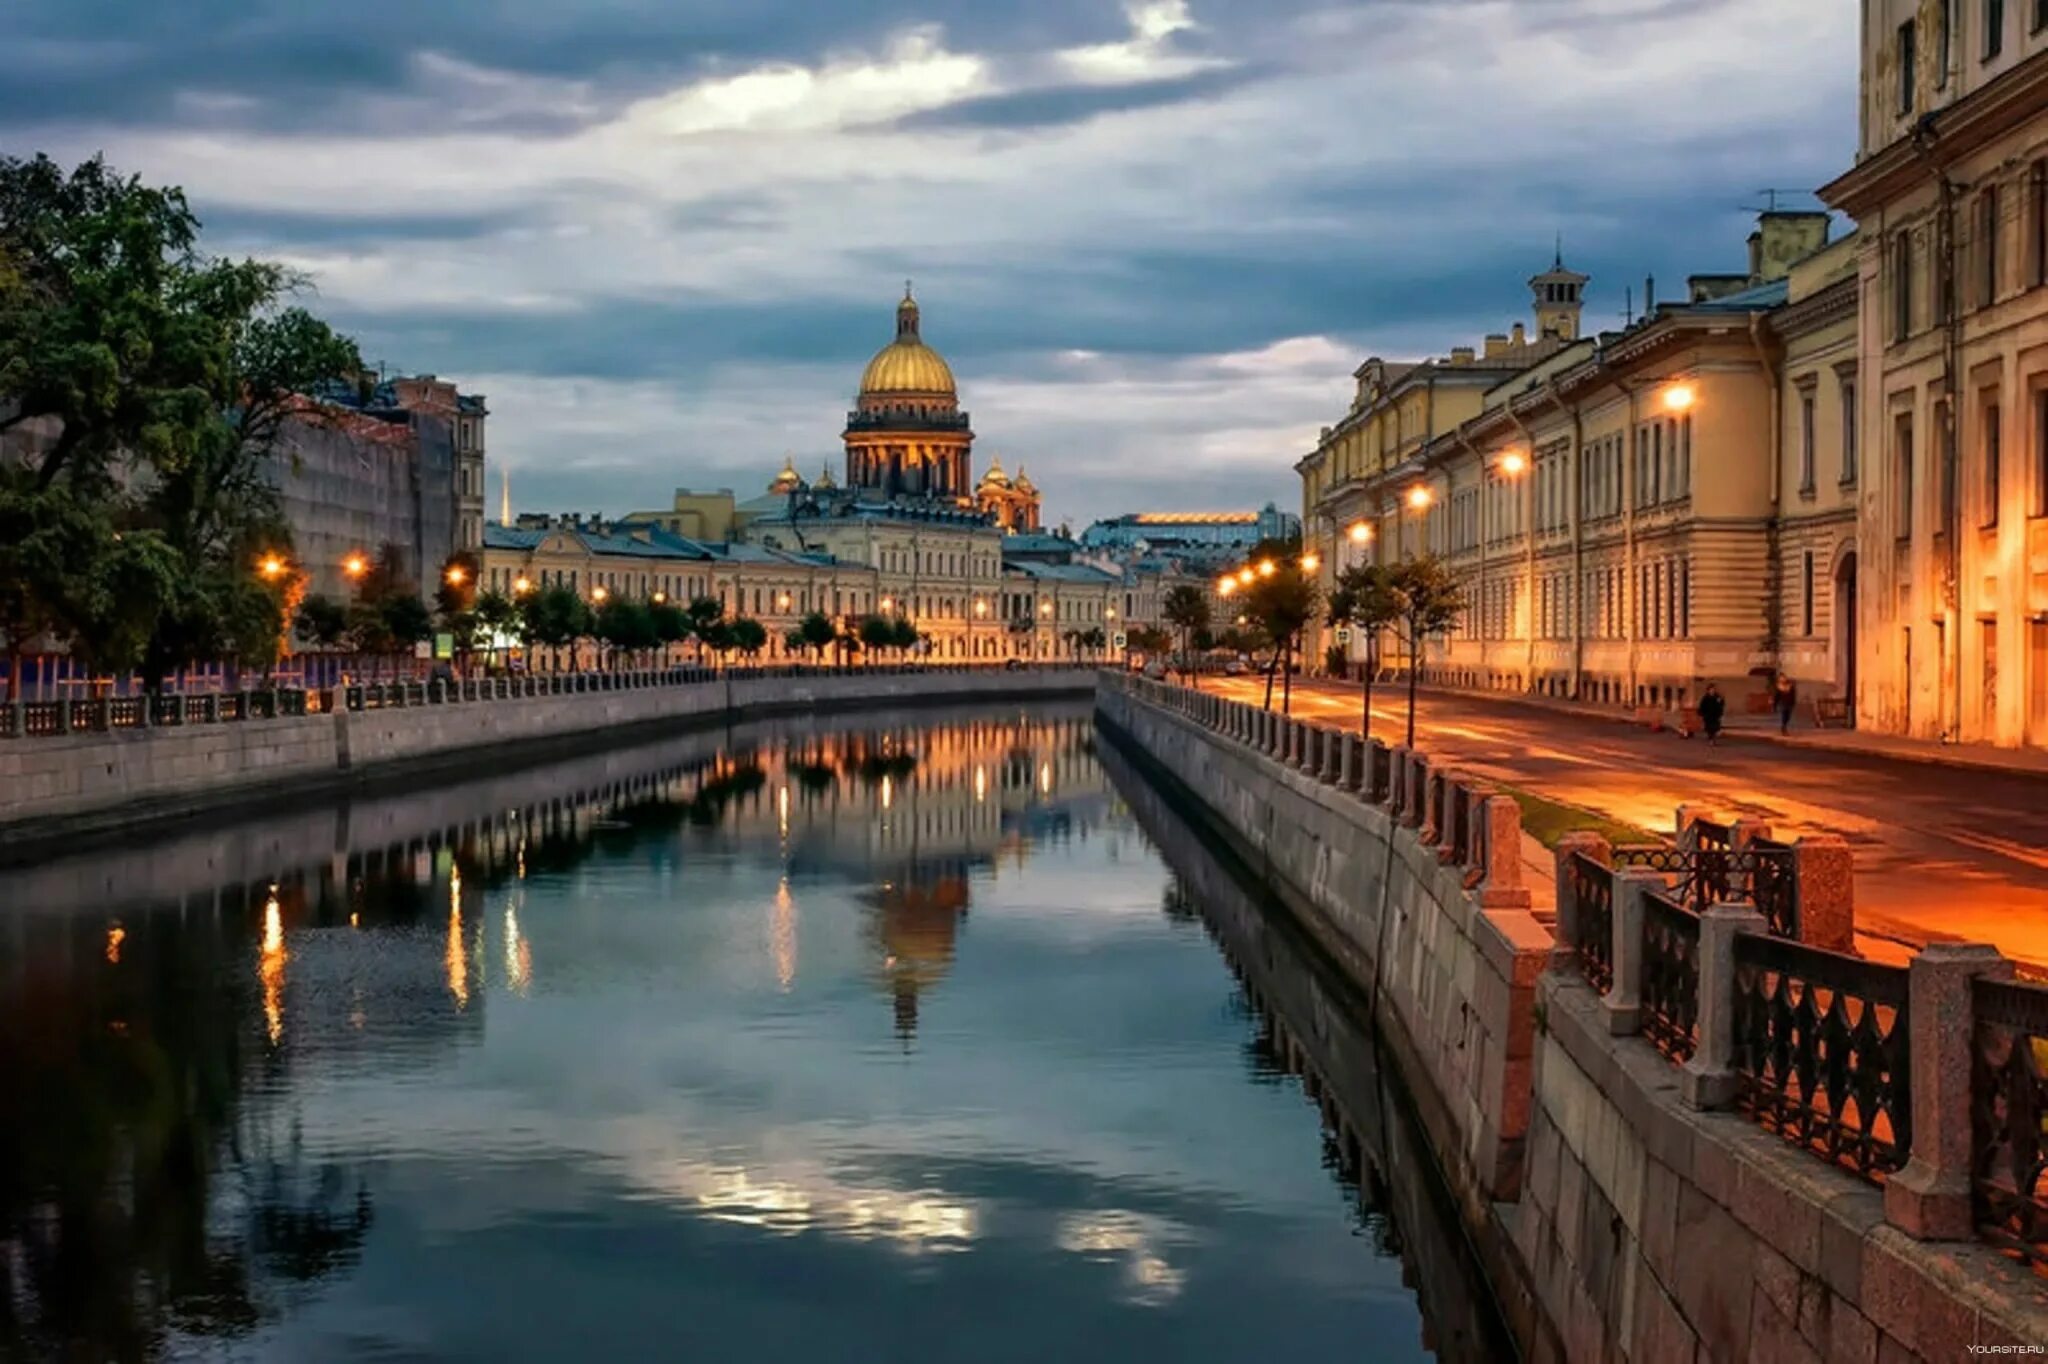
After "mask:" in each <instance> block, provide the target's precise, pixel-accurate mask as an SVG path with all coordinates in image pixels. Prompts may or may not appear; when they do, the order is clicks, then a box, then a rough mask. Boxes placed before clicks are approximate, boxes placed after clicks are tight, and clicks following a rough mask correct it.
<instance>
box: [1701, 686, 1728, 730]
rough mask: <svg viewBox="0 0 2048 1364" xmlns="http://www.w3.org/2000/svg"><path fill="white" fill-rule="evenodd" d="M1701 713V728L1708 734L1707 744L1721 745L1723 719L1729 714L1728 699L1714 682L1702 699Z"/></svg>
mask: <svg viewBox="0 0 2048 1364" xmlns="http://www.w3.org/2000/svg"><path fill="white" fill-rule="evenodd" d="M1699 712H1700V728H1701V729H1703V730H1705V731H1706V732H1707V742H1708V743H1710V744H1719V743H1720V742H1721V717H1722V716H1724V715H1726V714H1727V713H1728V698H1727V697H1725V696H1723V695H1721V689H1720V688H1719V687H1717V686H1715V685H1714V684H1713V683H1712V682H1709V683H1707V690H1706V693H1705V694H1704V695H1702V696H1701V697H1700V704H1699Z"/></svg>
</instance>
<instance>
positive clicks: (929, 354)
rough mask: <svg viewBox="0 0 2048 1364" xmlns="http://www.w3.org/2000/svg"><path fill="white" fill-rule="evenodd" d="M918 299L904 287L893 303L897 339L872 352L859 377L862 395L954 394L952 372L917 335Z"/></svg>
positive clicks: (937, 354)
mask: <svg viewBox="0 0 2048 1364" xmlns="http://www.w3.org/2000/svg"><path fill="white" fill-rule="evenodd" d="M917 324H918V312H917V300H916V299H914V298H912V297H911V296H910V291H909V290H908V289H906V290H904V293H903V301H902V302H901V303H899V304H897V305H896V339H895V340H894V341H891V342H890V343H889V344H888V345H886V346H884V347H882V348H881V349H880V350H878V351H876V352H875V358H874V359H872V360H870V361H868V367H867V370H866V372H865V373H863V374H862V375H861V376H860V391H861V396H862V397H866V396H868V395H870V394H878V393H916V394H944V395H945V396H947V397H952V396H954V388H953V371H952V370H951V369H950V368H949V367H948V366H947V364H946V362H945V360H943V359H942V358H940V355H939V353H938V352H937V351H935V350H933V349H932V348H931V347H930V346H927V345H926V344H925V343H924V340H923V338H922V337H920V336H919V335H918V334H917Z"/></svg>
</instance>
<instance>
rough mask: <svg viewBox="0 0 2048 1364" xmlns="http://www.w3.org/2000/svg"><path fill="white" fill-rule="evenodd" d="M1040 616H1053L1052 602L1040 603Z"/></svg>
mask: <svg viewBox="0 0 2048 1364" xmlns="http://www.w3.org/2000/svg"><path fill="white" fill-rule="evenodd" d="M1038 614H1039V615H1041V616H1049V615H1051V614H1052V603H1051V602H1049V601H1042V602H1040V603H1039V604H1038Z"/></svg>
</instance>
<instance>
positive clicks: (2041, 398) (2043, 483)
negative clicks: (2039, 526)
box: [2034, 388, 2048, 516]
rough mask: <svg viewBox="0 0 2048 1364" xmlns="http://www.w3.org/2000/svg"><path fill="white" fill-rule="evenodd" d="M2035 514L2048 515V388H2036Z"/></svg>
mask: <svg viewBox="0 0 2048 1364" xmlns="http://www.w3.org/2000/svg"><path fill="white" fill-rule="evenodd" d="M2034 515H2036V516H2048V388H2037V389H2035V390H2034Z"/></svg>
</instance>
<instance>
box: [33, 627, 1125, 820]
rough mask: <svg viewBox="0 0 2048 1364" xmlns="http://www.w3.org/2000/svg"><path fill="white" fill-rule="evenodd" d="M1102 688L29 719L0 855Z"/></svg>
mask: <svg viewBox="0 0 2048 1364" xmlns="http://www.w3.org/2000/svg"><path fill="white" fill-rule="evenodd" d="M1094 677H1095V674H1094V671H1093V670H1092V669H1088V668H1079V667H1068V668H1025V669H1003V668H920V667H902V668H891V667H882V668H854V669H846V670H837V669H832V670H828V669H755V670H732V671H729V672H726V673H720V674H709V673H705V672H702V671H699V670H695V669H677V670H672V671H665V672H635V673H610V674H589V675H581V676H575V677H538V678H535V677H528V678H519V679H502V678H501V679H496V680H493V681H485V682H466V683H458V684H454V685H452V686H448V687H443V686H441V685H440V684H420V683H410V684H403V685H400V684H393V685H391V686H388V687H355V688H349V689H342V690H336V691H334V692H331V693H326V694H324V695H323V694H314V695H312V696H308V695H307V694H305V693H298V694H296V695H290V696H287V697H285V698H283V699H282V700H280V699H279V698H277V697H268V698H263V699H259V696H260V694H249V695H241V696H234V697H229V698H207V702H206V705H205V706H204V707H203V708H202V707H200V706H197V705H194V704H192V703H193V702H196V701H197V700H198V699H199V698H186V699H185V701H184V702H181V703H178V704H176V705H175V706H174V707H173V708H172V710H171V712H169V713H166V712H165V711H163V710H161V709H159V710H158V712H157V713H156V714H154V715H150V714H146V713H145V712H144V709H143V706H142V703H141V702H139V701H130V702H126V703H123V702H112V703H109V702H105V701H101V702H91V703H57V704H61V705H62V706H63V707H64V709H63V710H61V711H59V712H56V713H55V714H54V716H49V715H45V714H44V713H42V711H41V710H37V711H28V710H26V709H25V708H21V707H16V708H15V710H16V711H17V712H21V714H20V715H18V716H16V717H15V718H14V719H13V721H12V722H11V723H10V725H9V726H8V735H9V737H5V738H0V856H5V857H8V858H10V859H15V860H19V859H21V858H24V857H31V856H37V855H40V854H41V853H42V852H43V851H47V850H48V849H49V848H50V847H51V846H52V845H53V844H56V845H61V844H63V843H65V842H69V841H73V840H76V839H77V838H80V837H84V836H88V835H91V834H93V833H95V832H104V831H105V830H108V829H110V828H124V829H125V828H129V827H133V826H135V825H138V824H143V823H148V822H153V821H160V820H167V819H174V818H181V817H185V816H189V815H191V814H193V813H196V812H199V811H202V810H207V809H213V808H218V807H222V806H225V805H229V804H237V803H242V802H247V801H253V800H264V801H266V802H267V801H272V800H275V799H280V798H285V797H300V796H313V795H320V794H324V793H326V792H329V791H332V790H334V789H337V788H339V787H341V786H345V785H349V784H352V783H355V782H357V781H362V780H374V779H381V778H385V777H391V776H395V775H399V774H404V773H418V772H424V771H427V770H439V771H469V770H475V769H476V768H477V767H478V765H480V764H484V763H504V762H507V761H520V760H526V759H529V758H538V757H544V756H549V755H551V754H556V753H559V752H561V751H562V749H563V748H564V747H565V746H568V745H573V744H576V743H589V742H592V741H606V742H608V741H612V740H615V739H620V738H625V737H631V736H636V735H640V736H644V735H647V734H654V733H661V732H666V731H673V730H675V729H677V728H681V727H686V726H691V725H706V724H724V723H730V722H732V721H734V720H738V719H742V718H748V717H753V716H761V715H774V714H788V713H800V712H806V711H811V710H819V711H825V710H835V709H842V708H854V707H867V706H886V705H903V704H906V703H922V702H938V701H974V700H990V701H994V700H1011V699H1033V698H1039V697H1051V696H1061V695H1085V694H1086V693H1087V692H1089V691H1090V690H1091V689H1092V688H1093V686H1094ZM309 703H310V704H309ZM294 712H296V713H294ZM146 721H147V722H148V723H145V722H146Z"/></svg>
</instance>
